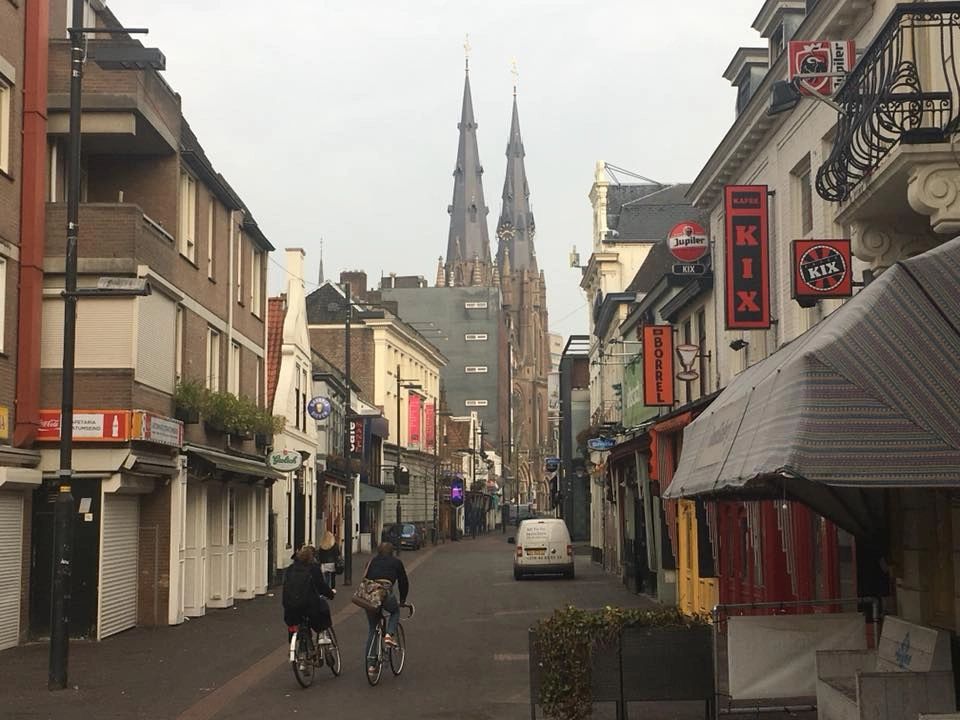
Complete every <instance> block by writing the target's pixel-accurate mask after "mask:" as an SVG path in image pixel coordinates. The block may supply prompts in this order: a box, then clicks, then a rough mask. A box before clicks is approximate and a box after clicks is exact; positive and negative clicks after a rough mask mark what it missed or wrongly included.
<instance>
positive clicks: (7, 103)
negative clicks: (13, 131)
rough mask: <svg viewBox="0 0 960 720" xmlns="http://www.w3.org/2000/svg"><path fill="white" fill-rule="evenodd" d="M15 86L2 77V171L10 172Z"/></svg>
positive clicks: (0, 122) (0, 111)
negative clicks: (11, 125) (11, 126)
mask: <svg viewBox="0 0 960 720" xmlns="http://www.w3.org/2000/svg"><path fill="white" fill-rule="evenodd" d="M12 98H13V85H11V84H10V83H9V82H8V81H7V79H6V78H4V77H3V76H0V170H2V171H3V172H5V173H8V172H10V140H11V138H10V124H11V118H12V117H13V115H12V114H11V108H12V105H13V103H12Z"/></svg>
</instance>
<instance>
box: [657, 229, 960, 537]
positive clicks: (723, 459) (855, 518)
mask: <svg viewBox="0 0 960 720" xmlns="http://www.w3.org/2000/svg"><path fill="white" fill-rule="evenodd" d="M958 288H960V238H957V239H954V240H952V241H950V242H948V243H944V244H943V245H940V246H939V247H937V248H935V249H934V250H931V251H930V252H927V253H925V254H923V255H920V256H917V257H915V258H911V259H910V260H907V261H904V262H902V263H898V264H897V265H895V266H894V267H892V268H890V269H889V270H887V271H886V272H884V273H883V274H882V275H881V276H880V277H879V278H878V279H877V280H876V281H874V282H872V283H871V284H870V285H869V286H868V287H866V288H864V289H863V290H862V291H861V292H860V293H859V294H858V295H857V296H856V297H854V298H853V299H852V300H850V301H849V302H847V303H845V304H844V305H843V306H842V307H840V308H839V309H838V310H836V311H835V312H834V313H833V314H832V315H830V316H829V317H827V318H826V319H825V320H824V321H822V322H821V323H819V324H818V325H816V326H814V327H813V328H812V329H811V330H809V331H808V332H806V333H805V334H804V335H802V336H800V337H799V338H797V339H796V340H794V341H793V342H792V343H790V344H789V345H786V346H785V347H783V348H781V349H780V350H778V351H777V352H776V353H774V354H773V355H771V356H770V357H768V358H766V359H765V360H763V361H761V362H759V363H757V364H756V365H754V366H752V367H750V368H749V369H747V370H745V371H744V372H743V373H741V374H740V375H739V376H737V378H736V379H735V380H734V381H733V382H732V383H730V385H729V386H728V387H727V388H726V389H725V390H724V391H723V392H722V393H721V394H720V395H719V396H718V397H717V399H716V400H715V401H714V402H713V403H712V404H711V405H710V407H709V408H708V409H707V410H706V411H704V412H703V414H701V415H700V417H698V418H697V419H696V420H695V421H694V422H693V423H691V424H690V426H689V427H688V428H687V429H686V430H685V432H684V439H683V440H684V445H683V452H682V454H681V458H680V464H679V467H678V468H677V472H676V474H675V476H674V479H673V481H672V483H671V485H670V487H669V488H668V489H667V490H666V492H665V493H664V496H665V497H672V498H677V497H686V496H693V495H701V494H711V495H722V494H725V493H732V494H736V495H737V496H743V495H744V494H749V493H750V492H755V493H757V494H767V495H768V496H773V497H780V496H781V495H782V496H789V497H794V498H797V499H800V500H802V501H804V502H807V503H808V504H810V505H811V506H812V507H814V508H815V509H818V510H819V511H820V512H822V513H823V514H824V515H826V516H827V517H832V518H833V519H836V520H837V521H838V522H840V523H841V524H842V525H846V526H847V527H850V528H856V527H857V526H858V525H859V526H861V527H862V526H863V523H864V522H866V521H867V519H868V516H869V515H870V514H871V513H875V512H876V508H875V507H874V508H871V507H869V504H870V503H871V502H872V499H871V498H869V497H867V496H866V495H864V492H863V491H865V490H869V489H874V488H881V487H960V382H958V381H957V367H958V363H960V360H958V358H960V292H958ZM842 489H846V490H854V491H856V492H845V491H842ZM828 511H829V512H828Z"/></svg>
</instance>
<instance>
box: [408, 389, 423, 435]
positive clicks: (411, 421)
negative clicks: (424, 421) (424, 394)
mask: <svg viewBox="0 0 960 720" xmlns="http://www.w3.org/2000/svg"><path fill="white" fill-rule="evenodd" d="M421 403H422V399H421V397H420V396H419V395H417V394H416V393H410V394H409V395H407V447H412V448H419V447H420V406H421Z"/></svg>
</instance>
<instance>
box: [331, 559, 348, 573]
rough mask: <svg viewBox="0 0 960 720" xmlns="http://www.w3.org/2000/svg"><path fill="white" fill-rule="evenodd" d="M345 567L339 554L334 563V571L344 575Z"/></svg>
mask: <svg viewBox="0 0 960 720" xmlns="http://www.w3.org/2000/svg"><path fill="white" fill-rule="evenodd" d="M344 567H345V566H344V564H343V558H342V557H341V556H340V555H337V559H336V560H335V561H334V563H333V571H334V572H335V573H336V574H337V575H343V570H344Z"/></svg>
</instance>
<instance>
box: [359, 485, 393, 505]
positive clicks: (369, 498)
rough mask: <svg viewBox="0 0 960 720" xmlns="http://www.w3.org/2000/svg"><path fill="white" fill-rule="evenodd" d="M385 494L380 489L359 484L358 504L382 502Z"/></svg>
mask: <svg viewBox="0 0 960 720" xmlns="http://www.w3.org/2000/svg"><path fill="white" fill-rule="evenodd" d="M386 497H387V493H386V492H385V491H384V490H382V489H381V488H378V487H374V486H373V485H367V483H360V502H383V501H384V499H386Z"/></svg>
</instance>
